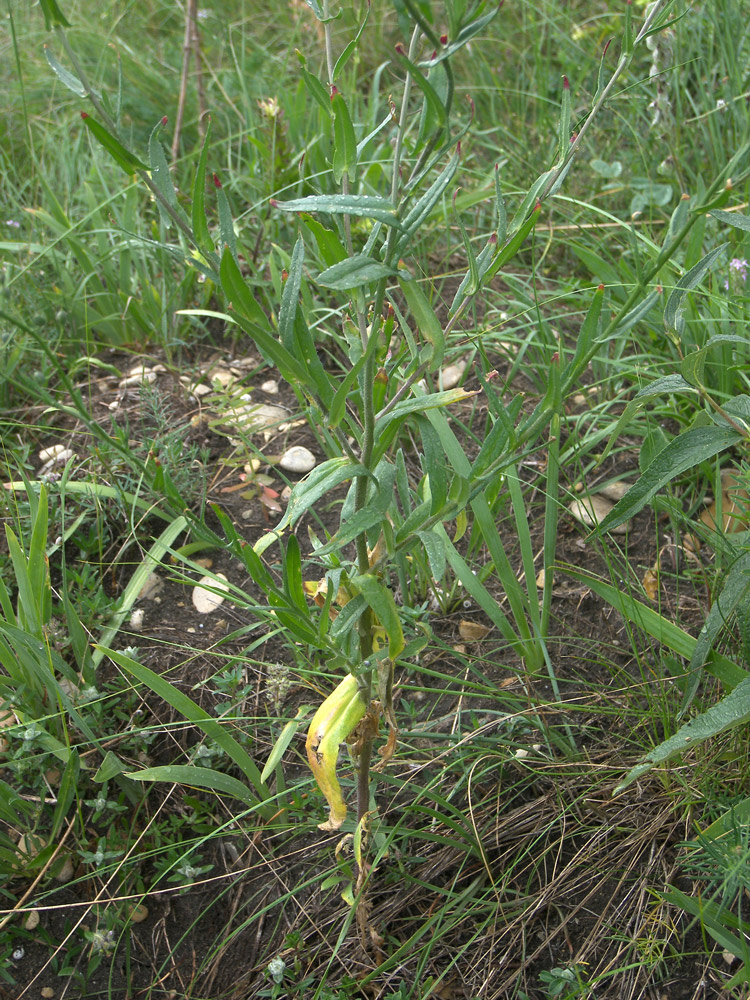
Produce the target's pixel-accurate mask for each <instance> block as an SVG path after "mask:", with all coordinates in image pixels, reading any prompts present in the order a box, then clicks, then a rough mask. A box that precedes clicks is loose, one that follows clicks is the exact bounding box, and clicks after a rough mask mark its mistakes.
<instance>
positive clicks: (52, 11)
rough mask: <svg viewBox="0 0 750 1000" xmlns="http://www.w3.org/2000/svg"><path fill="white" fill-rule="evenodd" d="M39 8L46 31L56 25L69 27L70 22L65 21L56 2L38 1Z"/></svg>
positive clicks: (49, 0) (48, 0) (50, 0)
mask: <svg viewBox="0 0 750 1000" xmlns="http://www.w3.org/2000/svg"><path fill="white" fill-rule="evenodd" d="M39 6H40V7H41V8H42V13H43V14H44V26H45V28H46V29H47V31H49V30H50V28H53V27H54V26H55V25H56V24H61V25H62V26H63V28H69V27H70V21H66V20H65V18H64V17H63V12H62V11H61V10H60V8H59V7H58V5H57V0H39Z"/></svg>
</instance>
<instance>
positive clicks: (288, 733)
mask: <svg viewBox="0 0 750 1000" xmlns="http://www.w3.org/2000/svg"><path fill="white" fill-rule="evenodd" d="M309 711H310V708H309V706H308V705H300V707H299V708H298V709H297V714H296V715H295V717H294V718H293V719H290V720H289V722H287V724H286V725H285V726H284V728H283V729H282V730H281V732H280V733H279V738H278V739H277V740H276V742H275V743H274V745H273V747H272V749H271V752H270V754H269V755H268V760H267V761H266V763H265V766H264V768H263V771H262V772H261V775H260V776H261V779H262V780H263V781H268V779H269V778H270V777H271V775H272V774H273V772H274V771H275V770H276V767H277V766H278V765H279V764H280V763H281V758H282V757H283V756H284V754H285V753H286V750H287V747H288V746H289V744H290V743H291V742H292V740H293V739H294V737H295V734H296V732H297V730H298V729H299V727H300V723H301V722H302V720H303V719H304V718H305V716H306V715H307V714H308V712H309Z"/></svg>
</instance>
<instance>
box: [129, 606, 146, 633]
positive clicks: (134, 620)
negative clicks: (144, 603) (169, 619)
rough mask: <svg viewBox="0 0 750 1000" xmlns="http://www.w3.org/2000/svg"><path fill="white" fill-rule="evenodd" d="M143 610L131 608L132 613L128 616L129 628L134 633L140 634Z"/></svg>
mask: <svg viewBox="0 0 750 1000" xmlns="http://www.w3.org/2000/svg"><path fill="white" fill-rule="evenodd" d="M144 613H145V612H144V610H143V608H133V613H132V614H131V616H130V627H131V628H132V629H133V631H134V632H140V631H141V629H142V628H143V616H144Z"/></svg>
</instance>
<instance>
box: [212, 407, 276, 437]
mask: <svg viewBox="0 0 750 1000" xmlns="http://www.w3.org/2000/svg"><path fill="white" fill-rule="evenodd" d="M288 416H289V413H288V412H287V411H286V410H285V409H283V408H282V407H281V406H273V405H271V404H270V403H259V404H255V405H249V406H234V407H232V408H231V409H229V410H228V411H227V413H226V418H225V419H226V422H227V423H228V424H230V425H231V426H232V427H236V428H237V430H242V431H245V432H247V433H249V434H253V433H256V432H258V431H268V430H269V429H270V428H276V427H278V426H279V425H280V424H281V423H282V422H283V421H284V420H286V419H287V418H288Z"/></svg>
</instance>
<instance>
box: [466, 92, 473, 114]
mask: <svg viewBox="0 0 750 1000" xmlns="http://www.w3.org/2000/svg"><path fill="white" fill-rule="evenodd" d="M466 99H467V101H468V102H469V106H470V107H471V113H472V115H473V114H474V110H475V106H474V98H473V97H472V96H471V94H467V95H466Z"/></svg>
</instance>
